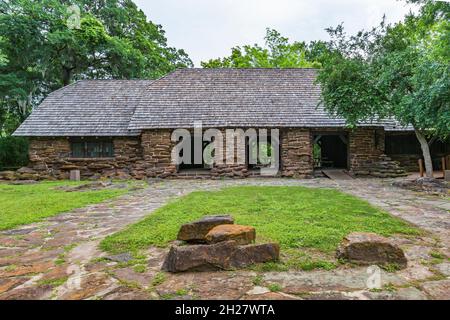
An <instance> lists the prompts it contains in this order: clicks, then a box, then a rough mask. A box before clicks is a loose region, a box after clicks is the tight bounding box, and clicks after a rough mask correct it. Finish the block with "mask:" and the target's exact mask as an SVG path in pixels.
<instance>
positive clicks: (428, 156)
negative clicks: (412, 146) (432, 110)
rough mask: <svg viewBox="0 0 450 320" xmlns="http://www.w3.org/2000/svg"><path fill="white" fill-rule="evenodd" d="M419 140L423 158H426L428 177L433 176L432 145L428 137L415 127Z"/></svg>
mask: <svg viewBox="0 0 450 320" xmlns="http://www.w3.org/2000/svg"><path fill="white" fill-rule="evenodd" d="M414 132H415V133H416V137H417V140H419V143H420V148H421V149H422V154H423V159H424V160H425V161H424V162H425V172H426V176H427V178H433V162H432V161H431V154H430V146H429V145H428V142H427V139H426V138H425V136H424V135H423V134H422V132H420V131H419V130H417V129H415V128H414Z"/></svg>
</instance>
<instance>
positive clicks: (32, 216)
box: [0, 181, 128, 230]
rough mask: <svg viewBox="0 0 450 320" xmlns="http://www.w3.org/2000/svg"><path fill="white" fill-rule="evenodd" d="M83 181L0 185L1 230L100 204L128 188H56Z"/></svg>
mask: <svg viewBox="0 0 450 320" xmlns="http://www.w3.org/2000/svg"><path fill="white" fill-rule="evenodd" d="M80 183H83V182H70V181H57V182H40V183H37V184H30V185H8V184H0V230H6V229H11V228H14V227H16V226H19V225H23V224H28V223H32V222H36V221H40V220H42V219H44V218H47V217H51V216H54V215H57V214H59V213H62V212H66V211H70V210H72V209H75V208H80V207H84V206H86V205H89V204H94V203H99V202H102V201H104V200H107V199H110V198H113V197H116V196H119V195H122V194H124V193H126V192H127V191H128V190H127V189H126V188H125V189H104V190H93V191H83V192H77V191H73V192H66V191H63V190H57V189H55V187H58V186H65V185H77V184H80Z"/></svg>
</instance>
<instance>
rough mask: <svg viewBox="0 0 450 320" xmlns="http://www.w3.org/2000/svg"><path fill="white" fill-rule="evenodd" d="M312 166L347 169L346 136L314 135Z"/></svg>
mask: <svg viewBox="0 0 450 320" xmlns="http://www.w3.org/2000/svg"><path fill="white" fill-rule="evenodd" d="M313 156H314V168H316V169H322V168H336V169H348V137H347V135H346V134H344V133H342V134H328V133H327V134H316V135H314V150H313Z"/></svg>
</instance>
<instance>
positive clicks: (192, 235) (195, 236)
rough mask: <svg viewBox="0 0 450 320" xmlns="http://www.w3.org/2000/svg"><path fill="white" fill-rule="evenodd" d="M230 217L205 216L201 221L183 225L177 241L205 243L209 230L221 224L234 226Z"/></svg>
mask: <svg viewBox="0 0 450 320" xmlns="http://www.w3.org/2000/svg"><path fill="white" fill-rule="evenodd" d="M233 223H234V219H233V217H231V216H229V215H218V216H205V217H203V218H201V219H200V220H197V221H194V222H191V223H187V224H183V225H182V226H181V228H180V231H179V232H178V236H177V240H182V241H187V242H205V237H206V235H207V233H208V232H209V230H211V229H212V228H214V227H216V226H218V225H221V224H233Z"/></svg>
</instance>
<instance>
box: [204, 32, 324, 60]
mask: <svg viewBox="0 0 450 320" xmlns="http://www.w3.org/2000/svg"><path fill="white" fill-rule="evenodd" d="M264 39H265V47H260V46H259V45H257V44H254V45H252V46H250V45H245V46H243V47H242V48H241V47H234V48H232V49H231V55H230V56H229V57H225V58H217V59H211V60H209V61H207V62H202V63H201V65H202V67H204V68H306V67H312V68H316V67H319V66H320V62H319V60H318V58H319V54H320V53H321V52H320V46H321V45H324V43H323V42H314V43H313V44H312V45H311V47H309V46H308V45H307V44H306V43H304V42H293V43H289V39H288V38H285V37H282V36H281V34H280V33H279V32H278V31H276V30H273V29H267V30H266V36H265V38H264ZM311 48H312V49H316V51H313V50H310V49H311Z"/></svg>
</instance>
